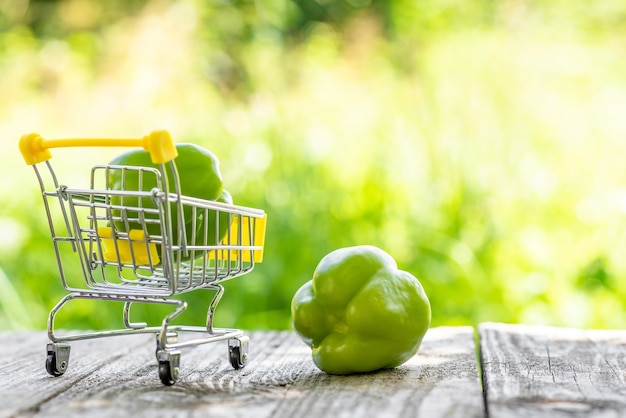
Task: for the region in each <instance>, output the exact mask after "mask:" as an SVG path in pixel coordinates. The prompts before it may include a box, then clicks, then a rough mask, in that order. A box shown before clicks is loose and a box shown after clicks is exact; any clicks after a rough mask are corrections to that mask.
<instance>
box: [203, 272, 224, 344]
mask: <svg viewBox="0 0 626 418" xmlns="http://www.w3.org/2000/svg"><path fill="white" fill-rule="evenodd" d="M210 289H214V290H215V291H216V292H215V295H214V296H213V299H212V300H211V304H210V305H209V310H208V312H207V315H206V329H207V331H208V332H209V334H213V317H214V316H215V308H217V304H218V303H219V302H220V300H221V299H222V295H223V294H224V287H223V286H222V285H219V284H216V285H213V286H211V287H210Z"/></svg>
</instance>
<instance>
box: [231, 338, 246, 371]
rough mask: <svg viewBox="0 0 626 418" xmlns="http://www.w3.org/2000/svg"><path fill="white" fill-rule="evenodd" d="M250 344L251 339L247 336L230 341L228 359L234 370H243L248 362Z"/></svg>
mask: <svg viewBox="0 0 626 418" xmlns="http://www.w3.org/2000/svg"><path fill="white" fill-rule="evenodd" d="M249 342H250V338H248V337H245V336H244V337H237V338H232V339H230V340H228V358H229V360H230V364H231V365H232V366H233V368H234V369H241V368H243V367H245V365H246V363H247V362H248V344H249Z"/></svg>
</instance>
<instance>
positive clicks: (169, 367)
mask: <svg viewBox="0 0 626 418" xmlns="http://www.w3.org/2000/svg"><path fill="white" fill-rule="evenodd" d="M157 360H158V362H159V379H161V382H162V383H163V384H164V385H165V386H172V385H173V384H174V383H176V381H177V380H178V374H179V371H180V351H165V350H159V351H157Z"/></svg>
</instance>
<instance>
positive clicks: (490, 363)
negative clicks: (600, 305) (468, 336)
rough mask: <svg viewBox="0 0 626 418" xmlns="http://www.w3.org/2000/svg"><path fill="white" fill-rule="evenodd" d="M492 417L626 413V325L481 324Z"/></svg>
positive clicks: (597, 415) (488, 402) (489, 411)
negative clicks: (593, 327) (603, 328)
mask: <svg viewBox="0 0 626 418" xmlns="http://www.w3.org/2000/svg"><path fill="white" fill-rule="evenodd" d="M479 334H480V341H481V358H482V369H483V384H484V386H485V391H486V399H487V409H488V414H489V416H490V417H491V418H501V417H504V418H506V417H520V416H532V417H551V418H552V417H600V416H602V417H626V331H600V330H596V331H585V330H579V329H566V328H552V327H537V326H532V327H531V326H524V325H505V324H482V325H480V327H479Z"/></svg>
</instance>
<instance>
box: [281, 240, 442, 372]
mask: <svg viewBox="0 0 626 418" xmlns="http://www.w3.org/2000/svg"><path fill="white" fill-rule="evenodd" d="M291 310H292V318H293V326H294V329H295V331H296V332H297V334H298V335H299V336H300V337H301V338H302V340H303V341H304V342H305V343H306V344H307V345H309V346H310V347H311V348H312V355H313V362H314V363H315V364H316V365H317V367H319V368H320V369H321V370H323V371H325V372H327V373H330V374H351V373H360V372H371V371H375V370H379V369H386V368H393V367H396V366H399V365H401V364H402V363H404V362H406V361H407V360H408V359H410V358H411V357H412V356H414V355H415V354H416V353H417V351H418V349H419V347H420V344H421V342H422V339H423V338H424V335H425V334H426V331H427V330H428V327H429V326H430V318H431V309H430V303H429V301H428V297H427V296H426V293H425V292H424V289H423V288H422V285H421V284H420V282H419V280H417V279H416V278H415V277H414V276H413V275H411V274H410V273H408V272H406V271H402V270H399V269H398V267H397V264H396V262H395V260H394V259H393V258H392V257H391V256H390V255H389V254H387V253H386V252H384V251H383V250H381V249H379V248H377V247H373V246H365V245H364V246H355V247H347V248H342V249H338V250H335V251H333V252H331V253H330V254H328V255H326V256H325V257H324V258H323V259H322V260H321V261H320V263H319V264H318V266H317V268H316V269H315V272H314V274H313V279H312V280H310V281H308V282H307V283H305V284H304V285H303V286H302V287H301V288H300V289H299V290H298V291H297V292H296V294H295V295H294V297H293V300H292V304H291Z"/></svg>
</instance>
